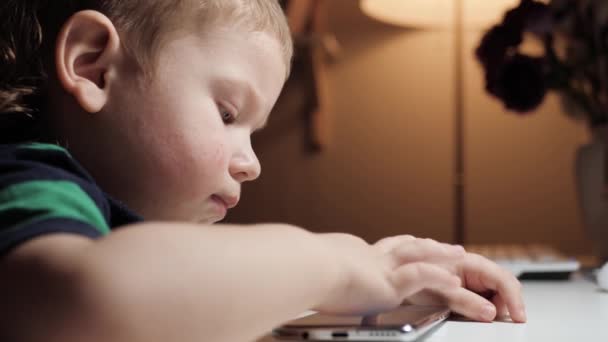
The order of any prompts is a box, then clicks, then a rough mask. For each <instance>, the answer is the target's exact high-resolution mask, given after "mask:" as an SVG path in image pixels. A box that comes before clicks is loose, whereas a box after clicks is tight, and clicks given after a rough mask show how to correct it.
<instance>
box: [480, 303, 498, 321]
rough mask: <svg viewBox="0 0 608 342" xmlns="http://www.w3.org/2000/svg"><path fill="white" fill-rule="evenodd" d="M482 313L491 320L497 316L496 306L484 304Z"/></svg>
mask: <svg viewBox="0 0 608 342" xmlns="http://www.w3.org/2000/svg"><path fill="white" fill-rule="evenodd" d="M481 315H482V316H483V318H484V319H485V320H488V321H491V320H493V319H494V317H496V308H495V307H494V305H492V304H485V305H484V306H483V309H482V312H481Z"/></svg>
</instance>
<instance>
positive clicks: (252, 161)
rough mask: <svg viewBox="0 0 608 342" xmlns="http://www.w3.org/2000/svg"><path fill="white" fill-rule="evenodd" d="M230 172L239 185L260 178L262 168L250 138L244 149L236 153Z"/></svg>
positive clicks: (231, 162)
mask: <svg viewBox="0 0 608 342" xmlns="http://www.w3.org/2000/svg"><path fill="white" fill-rule="evenodd" d="M229 171H230V175H231V176H232V178H234V179H235V180H236V181H238V182H239V183H243V182H247V181H252V180H255V179H257V178H258V177H259V176H260V173H261V172H262V166H261V165H260V161H259V160H258V157H257V156H256V155H255V152H254V151H253V147H251V140H250V139H249V138H248V139H247V143H246V144H244V146H243V148H242V149H239V150H238V151H236V153H234V155H233V157H232V160H231V161H230V170H229Z"/></svg>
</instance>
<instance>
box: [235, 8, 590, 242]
mask: <svg viewBox="0 0 608 342" xmlns="http://www.w3.org/2000/svg"><path fill="white" fill-rule="evenodd" d="M328 3H329V10H330V18H332V29H333V31H334V32H335V33H336V34H337V36H338V39H339V40H340V42H341V43H342V45H343V56H342V57H341V59H340V60H339V61H338V62H337V63H335V64H333V65H331V66H330V68H329V88H330V92H331V105H330V108H329V109H330V113H331V114H330V115H331V118H332V122H333V125H332V141H331V145H330V146H329V147H328V148H327V149H326V150H324V151H323V152H321V153H319V154H311V153H310V152H308V151H307V149H306V144H305V141H306V125H305V118H304V117H303V114H302V113H301V110H300V109H301V108H303V107H304V98H303V97H305V96H304V95H303V94H306V91H305V89H303V88H302V84H301V83H302V82H299V83H298V82H295V83H292V84H290V86H289V87H288V92H286V93H285V94H284V96H283V98H282V99H281V101H280V103H279V105H278V106H277V108H276V110H275V113H273V116H272V117H271V120H270V125H269V127H268V129H267V130H266V131H265V132H262V133H259V134H258V135H257V136H256V137H255V138H254V147H255V148H256V151H257V152H258V155H259V157H260V161H261V163H262V169H263V172H262V177H261V178H260V179H259V180H258V181H257V182H254V183H252V184H248V185H246V186H245V189H244V194H243V201H242V203H241V204H240V205H239V207H238V208H237V209H235V211H234V212H233V213H231V215H230V217H229V220H230V221H233V222H260V221H282V222H288V223H293V224H297V225H301V226H304V227H306V228H309V229H311V230H315V231H348V232H353V233H355V234H358V235H361V236H363V237H365V238H366V239H368V240H369V241H374V240H376V239H378V238H380V237H382V236H386V235H394V234H404V233H409V234H415V235H418V236H426V237H432V238H435V239H440V240H444V241H451V240H452V237H453V230H452V229H453V228H452V226H453V215H452V211H453V200H452V196H453V189H452V179H453V177H452V169H453V146H452V144H453V140H454V136H453V127H454V126H453V124H454V122H453V117H454V115H453V108H454V101H453V97H454V94H453V92H454V84H453V83H454V81H453V80H454V73H453V69H454V68H453V66H454V65H453V60H454V55H453V53H454V46H453V36H452V33H450V32H430V31H415V30H404V29H399V28H393V27H389V26H384V25H382V24H378V23H375V22H373V21H371V20H369V19H367V18H364V17H363V16H362V15H361V14H359V13H358V12H357V8H356V1H351V0H332V1H329V2H328ZM478 39H479V33H474V32H473V33H469V34H467V37H466V39H465V45H466V56H465V61H466V62H465V65H463V67H464V70H465V74H466V78H465V84H464V92H465V98H464V101H465V120H466V122H465V127H466V140H467V149H466V162H467V170H466V171H467V178H466V182H467V212H466V214H467V221H468V226H467V236H468V238H469V240H468V241H467V242H484V243H485V242H525V241H529V242H554V243H556V244H557V245H558V246H560V247H562V248H564V249H565V250H567V251H569V252H582V251H585V250H586V249H587V247H588V242H587V241H586V239H585V237H584V235H583V233H582V228H581V225H580V218H579V216H578V211H577V208H576V201H575V192H574V181H573V172H572V162H573V158H574V151H575V148H576V147H577V145H578V144H579V143H581V142H583V141H584V140H585V138H586V132H585V130H584V127H582V126H581V125H579V124H576V123H574V122H572V121H570V120H568V119H567V118H566V117H565V116H564V115H562V114H561V113H560V109H559V106H558V104H557V102H556V101H555V99H554V98H550V99H549V101H547V104H546V105H544V106H543V108H542V109H540V110H539V113H536V114H534V115H532V116H529V117H526V118H522V117H518V116H516V115H513V114H506V113H504V112H503V110H502V108H501V106H500V104H498V103H497V102H495V101H494V100H492V99H491V98H489V97H488V96H487V95H486V94H485V93H484V92H483V85H482V75H481V71H480V68H479V67H478V66H477V64H476V63H475V61H474V60H473V58H472V49H473V47H474V46H475V44H476V43H477V41H478ZM296 78H298V75H297V74H296Z"/></svg>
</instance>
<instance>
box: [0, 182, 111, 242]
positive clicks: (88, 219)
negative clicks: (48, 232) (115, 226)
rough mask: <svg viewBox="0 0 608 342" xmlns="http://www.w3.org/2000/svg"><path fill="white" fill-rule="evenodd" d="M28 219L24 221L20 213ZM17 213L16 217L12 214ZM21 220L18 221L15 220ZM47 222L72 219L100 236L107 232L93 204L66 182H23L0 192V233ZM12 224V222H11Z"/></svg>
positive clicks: (100, 215)
mask: <svg viewBox="0 0 608 342" xmlns="http://www.w3.org/2000/svg"><path fill="white" fill-rule="evenodd" d="M28 212H29V213H31V215H29V216H28V215H26V216H27V219H25V221H24V220H23V217H24V215H23V213H26V214H27V213H28ZM15 213H17V214H15ZM19 217H21V219H18V218H19ZM50 218H66V219H74V220H78V221H81V222H84V223H87V224H90V225H91V226H93V227H94V228H96V229H97V230H98V231H99V232H100V233H101V234H102V235H107V234H109V233H110V228H109V226H108V224H107V222H106V220H105V219H104V217H103V215H102V213H101V210H100V209H99V207H97V205H96V204H95V202H93V200H92V199H91V197H89V196H88V195H87V194H86V193H85V192H84V191H83V190H82V188H80V186H78V185H77V184H75V183H72V182H69V181H49V180H36V181H25V182H23V183H18V184H15V185H11V186H9V187H7V188H4V189H3V190H2V191H0V230H4V229H11V230H12V229H18V228H20V227H24V226H26V225H27V224H29V223H32V222H36V221H41V220H45V219H50ZM10 221H13V222H10Z"/></svg>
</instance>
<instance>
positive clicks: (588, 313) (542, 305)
mask: <svg viewBox="0 0 608 342" xmlns="http://www.w3.org/2000/svg"><path fill="white" fill-rule="evenodd" d="M523 292H524V300H525V303H526V309H527V316H528V322H527V323H524V324H514V323H503V322H493V323H477V322H461V321H448V322H446V323H445V324H443V325H442V326H441V327H440V328H439V329H437V330H435V331H434V332H433V333H432V334H431V335H429V336H427V338H426V339H424V342H445V341H449V342H476V341H479V342H501V341H504V342H524V341H527V342H528V341H529V342H532V341H534V342H561V341H563V342H608V292H605V291H600V290H599V289H598V287H597V285H596V284H595V283H593V282H591V281H589V280H585V279H582V278H581V277H577V278H575V279H573V280H570V281H527V282H523ZM260 341H261V342H267V341H274V339H272V338H270V337H267V338H264V339H262V340H260Z"/></svg>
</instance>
